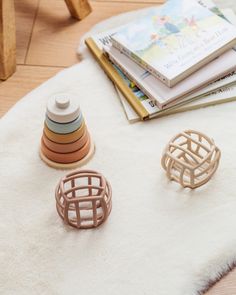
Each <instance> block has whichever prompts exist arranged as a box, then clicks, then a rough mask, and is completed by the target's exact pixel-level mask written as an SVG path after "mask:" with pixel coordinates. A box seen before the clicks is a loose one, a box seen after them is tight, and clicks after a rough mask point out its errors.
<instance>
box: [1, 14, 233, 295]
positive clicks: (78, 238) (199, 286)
mask: <svg viewBox="0 0 236 295" xmlns="http://www.w3.org/2000/svg"><path fill="white" fill-rule="evenodd" d="M124 18H125V16H123V19H124ZM127 19H130V15H126V20H127ZM118 21H119V18H115V19H114V21H113V20H111V21H108V22H106V23H104V24H103V28H104V25H105V27H106V28H108V27H109V26H110V25H111V24H112V25H114V24H116V23H118ZM120 21H123V20H122V18H121V17H120ZM100 28H101V27H100ZM61 91H63V92H64V91H68V92H73V93H75V94H77V96H78V99H79V101H80V105H81V109H82V112H83V115H84V117H85V119H86V122H87V125H88V129H89V131H90V133H91V136H92V138H93V140H94V142H95V144H96V153H95V155H94V157H93V158H92V160H91V161H90V162H89V163H88V164H87V165H86V166H85V167H86V168H90V169H93V170H97V171H100V172H101V173H103V174H104V175H105V176H106V178H107V179H108V180H109V181H110V183H111V185H112V188H113V210H112V212H111V215H110V217H109V219H108V220H107V221H106V223H105V224H103V225H102V226H100V227H99V228H97V229H93V230H81V231H78V230H76V229H74V228H70V227H69V226H66V225H64V224H63V223H62V221H61V219H60V218H59V216H58V215H57V212H56V208H55V198H54V189H55V186H56V184H57V182H58V181H59V179H60V178H61V177H62V176H63V175H64V174H65V173H66V172H65V171H58V170H55V169H53V168H50V167H48V166H47V165H46V164H44V163H43V162H42V161H41V160H40V157H39V154H38V150H39V144H40V137H41V134H42V130H43V123H44V116H45V106H46V102H47V99H48V97H49V96H50V95H52V94H54V93H56V92H61ZM235 114H236V103H228V104H224V105H220V106H216V107H209V108H206V109H201V110H198V111H192V112H187V113H182V114H178V115H172V116H169V117H165V118H162V119H156V120H152V121H148V122H140V123H137V124H129V123H128V122H127V120H126V118H125V115H124V112H123V110H122V107H121V105H120V103H119V100H118V98H117V94H116V92H115V90H114V87H113V85H112V83H111V82H110V81H109V79H108V78H107V77H106V75H105V74H104V73H103V71H102V70H101V69H100V67H99V66H98V65H97V63H96V62H95V61H94V60H93V59H92V57H91V56H90V55H89V54H87V55H86V58H85V60H84V61H83V62H81V63H80V64H78V65H75V66H73V67H71V68H69V69H66V70H64V71H62V72H60V73H59V74H58V75H56V76H55V77H53V78H52V79H50V80H49V81H47V82H46V83H44V84H43V85H41V86H40V87H38V88H37V89H35V90H34V91H32V92H31V93H29V94H28V95H27V96H26V97H24V98H23V99H22V100H21V101H19V102H18V103H17V104H16V105H15V106H14V107H13V108H12V109H11V110H10V111H9V112H8V113H7V114H6V115H5V116H4V117H3V118H2V119H1V122H0V265H1V267H0V294H3V295H15V294H17V295H32V294H40V295H68V294H79V295H94V294H97V295H104V294H105V295H121V294H123V295H131V294H135V295H144V294H146V295H157V294H158V295H196V294H198V293H200V292H202V291H203V290H204V289H206V288H207V287H208V286H209V284H211V283H212V282H214V281H216V280H218V279H219V278H220V277H221V276H222V275H223V274H224V273H226V272H227V271H228V270H229V269H230V268H231V267H232V266H233V264H234V262H235V261H236V236H235V232H236V194H235V190H236V183H235V171H236V153H235V151H236V130H235ZM185 129H195V130H199V131H201V132H203V133H205V134H207V135H209V136H210V137H212V138H214V140H215V142H216V144H217V145H218V146H219V147H220V149H221V151H222V159H221V163H220V166H219V169H218V171H217V172H216V174H215V175H214V177H213V178H212V180H211V181H210V182H209V183H208V184H206V185H204V186H203V187H201V188H199V189H196V190H190V189H182V188H181V187H180V186H179V185H178V184H177V183H172V182H169V181H168V180H167V178H166V176H165V173H164V171H163V169H162V168H161V165H160V159H161V155H162V151H163V149H164V147H165V145H166V143H167V142H168V141H169V139H170V138H171V137H172V136H173V135H175V134H176V133H178V132H179V131H182V130H185Z"/></svg>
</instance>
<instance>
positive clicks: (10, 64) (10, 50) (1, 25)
mask: <svg viewBox="0 0 236 295" xmlns="http://www.w3.org/2000/svg"><path fill="white" fill-rule="evenodd" d="M15 70H16V29H15V8H14V0H0V79H1V80H6V79H7V78H8V77H9V76H11V75H12V74H13V73H14V72H15Z"/></svg>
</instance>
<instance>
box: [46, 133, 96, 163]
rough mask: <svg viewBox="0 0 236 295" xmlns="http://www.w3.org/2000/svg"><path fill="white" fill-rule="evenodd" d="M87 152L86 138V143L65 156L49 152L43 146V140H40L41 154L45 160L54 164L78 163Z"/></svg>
mask: <svg viewBox="0 0 236 295" xmlns="http://www.w3.org/2000/svg"><path fill="white" fill-rule="evenodd" d="M89 150H90V137H88V140H87V142H86V143H85V145H84V146H83V147H82V148H81V149H79V150H77V151H75V152H73V153H66V154H61V153H55V152H53V151H51V150H49V149H48V148H47V147H46V146H45V144H44V142H43V140H42V139H41V151H42V153H43V154H44V156H45V157H46V158H48V159H49V160H51V161H53V162H56V163H62V164H69V163H74V162H77V161H80V160H82V159H83V158H84V157H85V156H86V155H87V154H88V153H89Z"/></svg>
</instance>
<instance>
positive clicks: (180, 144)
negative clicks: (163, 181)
mask: <svg viewBox="0 0 236 295" xmlns="http://www.w3.org/2000/svg"><path fill="white" fill-rule="evenodd" d="M220 156H221V152H220V150H219V148H218V147H217V146H216V145H215V143H214V141H213V140H212V139H210V138H209V137H208V136H206V135H205V134H203V133H201V132H198V131H194V130H187V131H184V132H181V133H179V134H177V135H176V136H175V137H174V138H172V139H171V141H170V142H169V143H168V144H167V146H166V148H165V150H164V153H163V156H162V160H161V164H162V167H163V168H164V169H165V170H166V174H167V177H168V178H169V179H170V180H174V181H176V182H178V183H179V184H181V185H182V186H183V187H189V188H192V189H194V188H197V187H199V186H201V185H203V184H205V183H207V182H208V181H209V180H210V178H211V177H212V176H213V174H214V173H215V171H216V170H217V168H218V165H219V161H220Z"/></svg>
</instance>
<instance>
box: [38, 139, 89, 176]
mask: <svg viewBox="0 0 236 295" xmlns="http://www.w3.org/2000/svg"><path fill="white" fill-rule="evenodd" d="M94 153H95V145H94V142H93V141H92V140H91V141H90V150H89V152H88V154H87V155H86V156H85V157H84V158H82V159H81V160H79V161H77V162H74V163H69V164H61V163H56V162H53V161H51V160H49V159H48V158H47V157H45V156H44V154H43V153H42V151H41V148H40V151H39V155H40V157H41V159H42V160H43V161H44V162H45V163H46V164H47V165H48V166H50V167H52V168H55V169H63V170H64V169H74V168H79V167H82V166H84V165H85V164H87V163H88V161H89V160H90V159H91V158H92V157H93V155H94Z"/></svg>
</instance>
